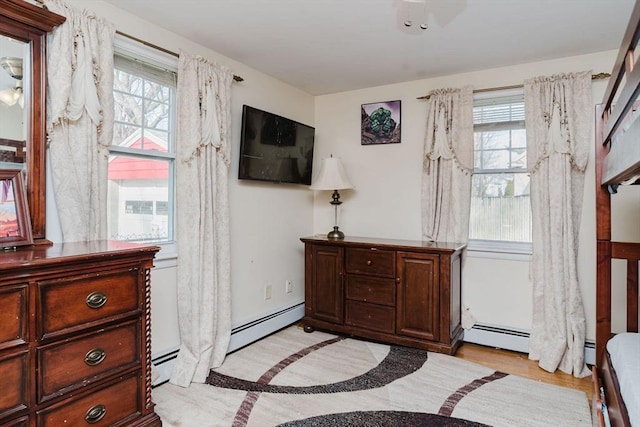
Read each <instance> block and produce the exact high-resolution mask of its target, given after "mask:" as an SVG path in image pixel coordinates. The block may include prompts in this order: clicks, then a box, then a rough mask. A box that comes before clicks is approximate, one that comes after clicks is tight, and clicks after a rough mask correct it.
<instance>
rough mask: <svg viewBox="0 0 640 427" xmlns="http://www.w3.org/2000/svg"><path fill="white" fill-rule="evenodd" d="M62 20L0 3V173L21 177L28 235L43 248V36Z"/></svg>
mask: <svg viewBox="0 0 640 427" xmlns="http://www.w3.org/2000/svg"><path fill="white" fill-rule="evenodd" d="M64 21H65V17H63V16H60V15H57V14H55V13H53V12H50V11H49V10H47V9H46V7H44V6H43V7H40V6H37V5H34V4H31V3H27V2H25V1H24V0H0V74H1V75H0V104H2V105H0V115H1V117H2V118H1V119H0V169H22V170H24V171H25V177H26V192H27V202H28V207H29V214H30V217H31V230H32V235H33V239H34V241H35V243H43V242H46V239H45V224H46V216H45V215H46V206H45V191H46V182H45V176H46V174H45V172H46V171H45V164H46V163H45V152H46V133H45V99H46V95H45V82H46V64H45V62H46V54H45V53H46V52H45V46H46V35H47V33H48V32H49V31H51V30H52V29H53V28H54V27H56V26H57V25H60V24H62V23H63V22H64Z"/></svg>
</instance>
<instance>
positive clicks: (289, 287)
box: [284, 279, 293, 294]
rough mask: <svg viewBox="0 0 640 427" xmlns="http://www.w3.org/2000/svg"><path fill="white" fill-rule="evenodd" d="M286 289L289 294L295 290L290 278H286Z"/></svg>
mask: <svg viewBox="0 0 640 427" xmlns="http://www.w3.org/2000/svg"><path fill="white" fill-rule="evenodd" d="M284 291H285V292H286V293H288V294H290V293H291V292H293V282H292V281H291V280H289V279H287V280H285V282H284Z"/></svg>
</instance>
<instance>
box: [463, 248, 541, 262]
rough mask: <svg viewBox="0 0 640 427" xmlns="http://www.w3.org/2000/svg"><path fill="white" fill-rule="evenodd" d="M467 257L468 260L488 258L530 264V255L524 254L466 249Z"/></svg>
mask: <svg viewBox="0 0 640 427" xmlns="http://www.w3.org/2000/svg"><path fill="white" fill-rule="evenodd" d="M467 256H468V257H469V258H490V259H503V260H508V261H523V262H531V254H526V253H514V252H497V251H486V250H477V249H467Z"/></svg>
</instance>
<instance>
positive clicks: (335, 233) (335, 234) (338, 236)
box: [327, 225, 344, 239]
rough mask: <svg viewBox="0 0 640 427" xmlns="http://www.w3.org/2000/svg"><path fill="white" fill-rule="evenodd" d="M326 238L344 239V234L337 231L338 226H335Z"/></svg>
mask: <svg viewBox="0 0 640 427" xmlns="http://www.w3.org/2000/svg"><path fill="white" fill-rule="evenodd" d="M327 238H328V239H344V233H343V232H342V231H340V230H338V226H337V225H335V226H334V227H333V231H330V232H329V234H327Z"/></svg>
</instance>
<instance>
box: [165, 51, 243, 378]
mask: <svg viewBox="0 0 640 427" xmlns="http://www.w3.org/2000/svg"><path fill="white" fill-rule="evenodd" d="M232 81H233V74H232V73H231V72H230V71H229V70H227V69H226V68H223V67H220V66H217V65H214V64H211V63H209V62H208V61H206V60H205V59H203V58H201V57H197V56H192V55H189V54H186V53H184V52H181V53H180V59H179V66H178V129H177V130H178V132H177V141H176V150H177V159H176V161H177V163H176V184H177V185H176V188H177V189H178V191H177V195H176V208H177V211H176V217H177V234H176V235H177V242H178V251H179V254H180V255H179V260H178V268H177V273H178V274H177V276H178V284H177V286H178V321H179V326H180V341H181V344H180V351H179V353H178V358H177V360H176V364H175V367H174V370H173V373H172V376H171V382H172V383H173V384H176V385H180V386H183V387H186V386H188V385H189V384H190V383H191V382H198V383H202V382H204V380H205V379H206V378H207V376H208V375H209V370H210V369H211V368H213V367H217V366H220V365H221V364H222V362H223V360H224V357H225V355H226V353H227V348H228V346H229V339H230V337H231V285H230V281H231V277H230V276H231V274H230V271H231V262H230V258H229V252H230V242H229V200H228V181H229V151H230V144H231V141H230V137H231V129H230V126H231V111H230V108H231V102H230V98H231V83H232Z"/></svg>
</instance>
